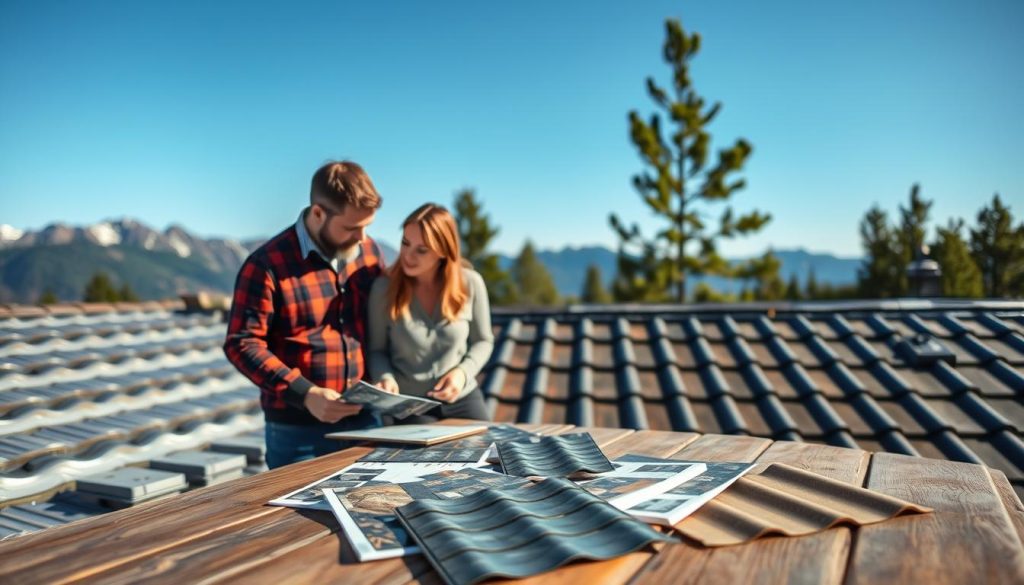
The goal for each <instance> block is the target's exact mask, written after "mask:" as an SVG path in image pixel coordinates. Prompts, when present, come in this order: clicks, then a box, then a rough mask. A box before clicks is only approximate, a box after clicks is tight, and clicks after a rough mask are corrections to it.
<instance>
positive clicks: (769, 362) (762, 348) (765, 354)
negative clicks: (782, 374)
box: [748, 341, 779, 368]
mask: <svg viewBox="0 0 1024 585" xmlns="http://www.w3.org/2000/svg"><path fill="white" fill-rule="evenodd" d="M748 345H749V347H750V350H751V351H753V352H754V356H756V358H757V363H759V364H761V365H762V366H764V367H766V368H777V367H779V360H777V359H775V354H774V353H772V351H771V348H770V347H768V345H767V344H766V343H765V342H763V341H754V342H750V343H749V344H748Z"/></svg>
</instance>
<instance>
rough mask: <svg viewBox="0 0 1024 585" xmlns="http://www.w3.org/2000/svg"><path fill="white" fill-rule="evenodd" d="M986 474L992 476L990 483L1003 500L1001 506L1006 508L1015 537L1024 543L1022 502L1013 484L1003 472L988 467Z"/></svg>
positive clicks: (1023, 505) (1023, 510)
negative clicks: (1015, 532) (1015, 533)
mask: <svg viewBox="0 0 1024 585" xmlns="http://www.w3.org/2000/svg"><path fill="white" fill-rule="evenodd" d="M988 474H989V475H990V476H992V483H993V484H994V485H995V486H996V492H998V493H999V498H1000V499H1001V500H1002V501H1003V508H1005V509H1006V513H1007V515H1009V517H1010V523H1012V524H1013V528H1014V530H1016V531H1017V538H1018V539H1020V541H1021V543H1022V545H1024V504H1022V503H1021V501H1020V498H1018V497H1017V492H1015V491H1013V486H1012V485H1010V481H1009V480H1008V479H1006V474H1005V473H1003V472H1002V471H999V470H998V469H992V468H991V467H990V468H989V470H988Z"/></svg>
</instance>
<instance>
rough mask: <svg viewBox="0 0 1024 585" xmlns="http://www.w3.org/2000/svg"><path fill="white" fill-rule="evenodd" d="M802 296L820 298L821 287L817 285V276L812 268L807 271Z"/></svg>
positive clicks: (812, 298)
mask: <svg viewBox="0 0 1024 585" xmlns="http://www.w3.org/2000/svg"><path fill="white" fill-rule="evenodd" d="M804 297H806V298H808V299H811V300H814V299H820V298H821V288H820V287H819V286H818V277H817V276H816V275H815V274H814V268H811V269H810V270H808V271H807V282H806V283H805V284H804Z"/></svg>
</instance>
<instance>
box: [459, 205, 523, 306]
mask: <svg viewBox="0 0 1024 585" xmlns="http://www.w3.org/2000/svg"><path fill="white" fill-rule="evenodd" d="M455 223H456V224H457V225H458V228H459V238H460V239H461V240H462V257H463V258H465V259H466V260H469V262H470V264H472V265H473V268H474V269H475V270H476V271H477V272H479V273H480V276H481V277H483V279H484V282H485V283H487V290H488V296H489V297H490V300H491V304H494V305H507V304H511V303H514V302H515V300H516V295H515V290H514V287H513V286H512V278H511V276H510V275H509V273H508V272H507V271H505V270H502V269H501V268H500V266H499V265H498V256H497V255H496V254H491V253H490V252H488V250H487V247H488V246H489V245H490V243H491V240H493V239H494V237H495V236H497V235H498V231H499V230H498V228H497V227H495V226H492V225H491V219H490V217H488V216H487V215H486V214H484V212H483V205H482V204H481V203H480V202H479V201H477V199H476V193H475V192H474V191H473V190H472V189H463V190H462V191H459V192H458V193H456V194H455Z"/></svg>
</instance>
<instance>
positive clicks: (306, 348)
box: [224, 216, 384, 424]
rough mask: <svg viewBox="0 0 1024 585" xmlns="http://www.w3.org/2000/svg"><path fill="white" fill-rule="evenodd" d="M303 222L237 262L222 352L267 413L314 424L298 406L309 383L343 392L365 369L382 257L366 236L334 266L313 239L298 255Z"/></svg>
mask: <svg viewBox="0 0 1024 585" xmlns="http://www.w3.org/2000/svg"><path fill="white" fill-rule="evenodd" d="M301 222H302V217H301V216H300V218H299V223H297V224H296V225H295V226H292V227H289V228H288V229H286V230H284V231H283V232H281V233H280V234H278V235H277V236H275V237H274V238H272V239H271V240H269V241H268V242H266V243H265V244H263V245H262V246H260V247H259V248H258V249H257V250H256V251H254V252H253V253H252V254H251V255H250V256H249V257H248V258H247V259H246V260H245V262H244V263H243V264H242V268H241V269H240V270H239V272H238V279H237V281H236V282H235V294H234V299H233V302H232V305H231V314H230V317H229V320H228V331H227V337H226V339H225V342H224V353H225V355H227V358H228V360H229V361H230V362H231V363H232V364H234V365H235V367H236V368H238V370H239V371H240V372H241V373H242V374H244V375H245V376H246V377H248V378H249V379H250V380H252V381H253V382H254V383H255V384H256V385H257V386H259V387H260V390H261V399H260V403H261V404H262V406H263V412H264V417H265V418H266V420H269V421H277V422H285V423H293V424H314V423H317V422H319V421H317V419H316V418H314V417H313V415H312V414H310V413H309V411H308V410H306V408H305V406H304V405H303V400H304V399H305V396H306V393H307V392H308V391H309V389H310V388H312V387H313V386H314V385H316V386H322V387H325V388H333V389H335V390H338V391H344V390H345V389H346V388H348V387H349V386H350V385H351V384H353V383H354V382H356V381H358V380H359V379H361V378H362V377H363V376H364V374H365V372H366V368H365V365H364V364H365V363H366V357H365V347H364V345H363V340H364V339H366V307H367V298H368V295H369V293H370V286H371V285H372V284H373V280H374V279H375V278H376V277H377V276H378V275H379V274H380V273H381V272H382V271H383V268H384V261H383V256H382V255H381V252H380V248H379V247H378V246H377V244H376V243H375V242H374V241H373V240H371V239H370V238H366V239H365V240H364V241H363V242H362V244H361V249H360V254H359V256H358V257H356V258H355V259H353V260H351V261H349V262H341V263H335V265H334V266H332V263H330V262H329V261H328V260H326V259H325V258H324V257H323V256H322V255H321V254H320V253H319V251H318V250H316V248H315V246H314V247H313V249H312V250H310V251H309V253H308V254H305V255H304V254H303V249H304V248H308V247H309V243H308V241H309V240H308V235H307V234H305V233H304V232H305V228H304V226H303V225H301ZM300 236H305V238H301V237H300ZM335 267H336V268H337V272H335Z"/></svg>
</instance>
